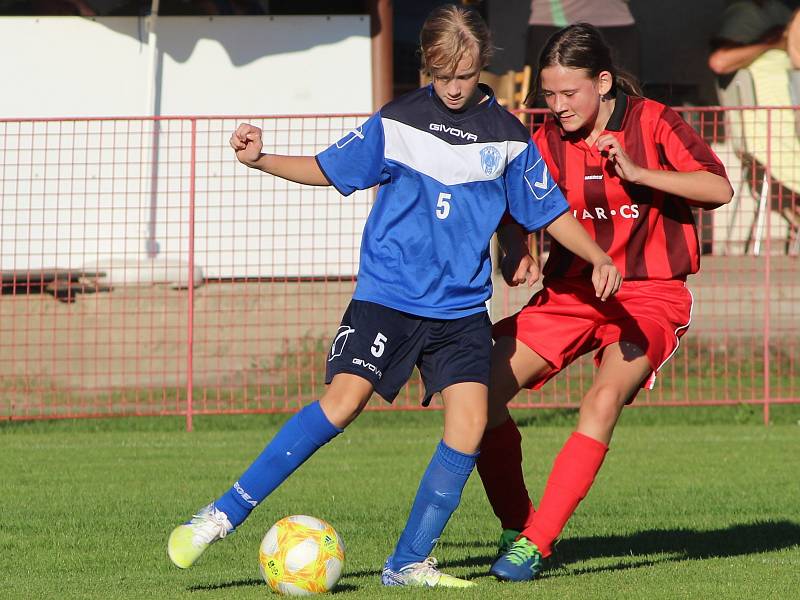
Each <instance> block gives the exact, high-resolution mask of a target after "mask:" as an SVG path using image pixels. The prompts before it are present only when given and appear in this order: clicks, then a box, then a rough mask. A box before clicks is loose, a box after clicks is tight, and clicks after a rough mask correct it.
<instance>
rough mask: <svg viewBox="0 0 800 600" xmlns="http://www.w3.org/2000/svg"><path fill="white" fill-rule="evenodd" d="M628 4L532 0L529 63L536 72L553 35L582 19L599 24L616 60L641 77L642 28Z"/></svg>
mask: <svg viewBox="0 0 800 600" xmlns="http://www.w3.org/2000/svg"><path fill="white" fill-rule="evenodd" d="M628 4H629V0H531V12H530V18H529V20H528V32H527V41H526V49H525V64H526V65H530V67H531V69H532V70H533V73H534V76H535V75H536V65H537V64H538V63H539V54H540V53H541V51H542V48H544V45H545V43H547V40H548V39H550V36H552V35H553V34H554V33H556V32H557V31H558V30H560V29H562V28H564V27H566V26H567V25H571V24H573V23H578V22H582V23H589V24H591V25H594V26H595V27H597V29H598V30H599V31H600V33H601V34H602V35H603V38H604V39H605V40H606V42H607V43H608V45H609V46H610V47H611V48H612V53H613V55H612V58H613V60H614V64H616V65H618V66H619V67H620V68H621V69H623V70H624V71H626V72H627V73H630V74H631V75H632V76H633V77H635V78H637V79H638V78H639V73H640V64H639V63H640V46H639V31H638V29H637V27H636V21H635V19H634V18H633V14H632V13H631V10H630V7H629V6H628ZM542 106H544V105H543V104H542Z"/></svg>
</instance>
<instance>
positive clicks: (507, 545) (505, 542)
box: [495, 529, 522, 558]
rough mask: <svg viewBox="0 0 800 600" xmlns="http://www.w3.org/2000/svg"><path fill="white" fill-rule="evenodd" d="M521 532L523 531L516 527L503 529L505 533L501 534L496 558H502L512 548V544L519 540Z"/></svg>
mask: <svg viewBox="0 0 800 600" xmlns="http://www.w3.org/2000/svg"><path fill="white" fill-rule="evenodd" d="M520 533H522V532H521V531H517V530H516V529H503V533H501V534H500V541H499V542H498V544H497V556H496V557H495V558H500V557H501V556H503V554H505V553H506V552H508V551H509V550H511V546H513V545H514V542H516V541H517V538H518V537H519V534H520Z"/></svg>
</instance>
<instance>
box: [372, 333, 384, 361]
mask: <svg viewBox="0 0 800 600" xmlns="http://www.w3.org/2000/svg"><path fill="white" fill-rule="evenodd" d="M386 340H387V338H386V336H385V335H383V334H382V333H380V332H378V335H377V336H375V341H374V342H372V356H375V357H379V356H383V351H384V350H385V349H386V346H385V345H384V342H386Z"/></svg>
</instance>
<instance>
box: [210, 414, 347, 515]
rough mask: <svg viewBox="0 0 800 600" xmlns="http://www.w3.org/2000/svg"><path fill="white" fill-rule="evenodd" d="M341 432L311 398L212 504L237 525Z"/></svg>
mask: <svg viewBox="0 0 800 600" xmlns="http://www.w3.org/2000/svg"><path fill="white" fill-rule="evenodd" d="M341 432H342V430H341V429H339V428H338V427H336V426H335V425H333V424H332V423H331V422H330V421H328V418H327V417H326V416H325V413H323V412H322V408H321V407H320V405H319V402H312V403H311V404H309V405H308V406H306V407H304V408H303V409H302V410H301V411H300V412H298V413H297V414H295V415H294V416H292V418H291V419H289V420H288V421H286V423H284V425H283V427H281V428H280V430H279V431H278V433H276V434H275V437H273V438H272V440H271V441H270V442H269V444H267V447H266V448H264V450H263V451H262V452H261V454H259V455H258V458H256V459H255V460H254V461H253V464H252V465H250V466H249V467H248V468H247V470H246V471H245V472H244V473H243V474H242V476H241V477H239V481H237V482H236V483H234V484H233V487H232V488H231V489H229V490H228V491H227V492H226V493H225V494H223V495H222V496H221V497H220V498H219V499H218V500H217V501H216V502H214V505H215V506H216V507H217V508H218V509H219V510H221V511H222V512H224V513H225V514H226V515H228V520H229V521H230V522H231V523H232V524H233V526H234V527H238V526H239V524H240V523H241V522H242V521H244V520H245V519H246V518H247V517H248V516H249V515H250V511H252V510H253V509H254V508H255V507H256V506H257V505H258V504H259V503H260V502H261V501H262V500H264V498H266V497H267V496H269V494H271V493H272V491H273V490H274V489H275V488H276V487H278V486H279V485H280V484H281V483H283V481H284V480H285V479H286V478H287V477H289V475H291V474H292V473H293V472H294V471H295V469H297V467H299V466H300V465H302V464H303V463H304V462H305V461H306V459H307V458H308V457H309V456H311V455H312V454H314V452H316V451H317V450H318V449H319V448H321V447H322V446H324V445H325V444H326V443H328V442H329V441H331V440H332V439H333V438H334V437H336V436H337V435H338V434H340V433H341Z"/></svg>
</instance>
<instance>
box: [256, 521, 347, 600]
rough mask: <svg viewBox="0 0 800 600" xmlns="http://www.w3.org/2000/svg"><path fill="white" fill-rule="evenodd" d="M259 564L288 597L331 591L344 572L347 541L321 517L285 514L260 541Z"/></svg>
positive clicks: (267, 578) (269, 581) (274, 587)
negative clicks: (345, 543)
mask: <svg viewBox="0 0 800 600" xmlns="http://www.w3.org/2000/svg"><path fill="white" fill-rule="evenodd" d="M258 564H259V567H260V568H261V575H262V576H263V577H264V581H266V582H267V585H268V586H269V587H270V588H272V590H273V591H274V592H277V593H279V594H286V595H289V596H306V595H309V594H320V593H324V592H328V591H330V590H331V589H333V586H335V585H336V582H337V581H339V577H340V576H341V574H342V567H343V566H344V542H343V541H342V538H341V537H339V534H338V533H336V530H335V529H334V528H333V527H332V526H331V525H330V524H329V523H326V522H325V521H323V520H322V519H317V518H316V517H308V516H306V515H293V516H291V517H284V518H283V519H281V520H280V521H278V522H277V523H275V525H273V526H272V527H271V528H270V530H269V531H268V532H267V535H265V536H264V539H263V540H262V541H261V548H260V549H259V551H258Z"/></svg>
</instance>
